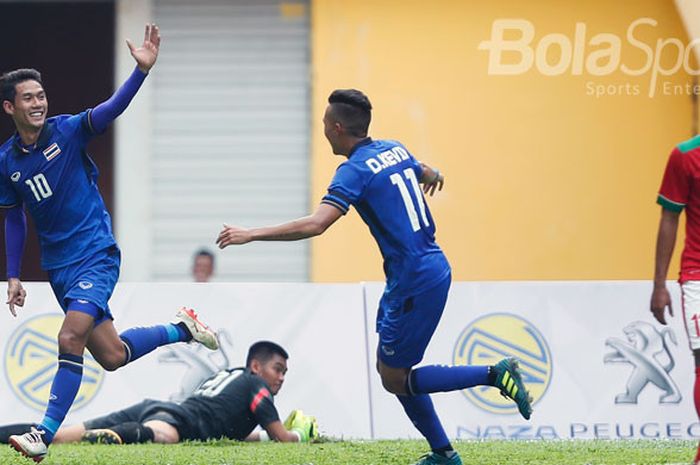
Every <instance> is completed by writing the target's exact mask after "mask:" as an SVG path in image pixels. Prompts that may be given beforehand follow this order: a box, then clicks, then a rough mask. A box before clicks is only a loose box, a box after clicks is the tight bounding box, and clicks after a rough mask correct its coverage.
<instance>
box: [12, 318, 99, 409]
mask: <svg viewBox="0 0 700 465" xmlns="http://www.w3.org/2000/svg"><path fill="white" fill-rule="evenodd" d="M62 322H63V316H61V315H55V314H52V315H39V316H36V317H34V318H32V319H30V320H28V321H26V322H25V323H24V324H22V325H21V326H19V327H18V328H17V329H16V330H15V331H14V333H13V334H12V337H11V338H10V340H9V341H8V342H7V345H6V347H5V357H4V360H5V363H4V365H5V366H4V369H5V378H6V379H7V381H8V384H9V385H10V387H11V388H12V392H13V393H14V394H15V395H16V396H17V398H18V399H19V400H20V401H21V402H22V403H23V404H25V405H26V406H28V407H30V408H32V409H34V410H37V411H38V412H43V411H44V409H45V408H46V403H47V401H48V399H49V398H50V397H51V396H54V394H51V382H52V381H53V377H54V375H55V374H56V368H57V365H58V344H57V342H56V335H57V334H58V330H59V329H60V328H61V324H62ZM103 379H104V371H103V370H102V367H100V365H98V363H97V362H96V361H95V359H94V358H92V356H91V355H90V354H89V353H87V352H86V353H85V359H84V364H83V382H82V384H81V386H80V390H79V391H78V395H77V396H76V397H75V402H74V403H73V407H72V410H71V411H73V410H75V409H78V408H80V407H82V406H84V405H86V404H88V403H89V402H90V401H91V400H92V399H93V398H95V396H96V395H97V393H98V391H99V390H100V387H101V386H102V380H103Z"/></svg>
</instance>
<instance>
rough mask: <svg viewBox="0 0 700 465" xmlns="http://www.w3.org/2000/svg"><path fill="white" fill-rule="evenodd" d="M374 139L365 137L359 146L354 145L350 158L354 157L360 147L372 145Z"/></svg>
mask: <svg viewBox="0 0 700 465" xmlns="http://www.w3.org/2000/svg"><path fill="white" fill-rule="evenodd" d="M372 142H373V141H372V138H371V137H365V138H364V139H362V140H361V141H359V142H358V143H357V144H355V145H353V146H352V148H351V149H350V153H349V154H348V158H350V157H352V155H353V154H354V153H355V150H357V149H359V148H360V147H362V146H364V145H369V144H371V143H372Z"/></svg>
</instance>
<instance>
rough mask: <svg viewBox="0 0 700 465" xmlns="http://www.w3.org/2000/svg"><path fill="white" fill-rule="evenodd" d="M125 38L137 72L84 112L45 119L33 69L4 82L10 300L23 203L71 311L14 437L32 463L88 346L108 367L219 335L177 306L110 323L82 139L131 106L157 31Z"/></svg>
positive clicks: (149, 28)
mask: <svg viewBox="0 0 700 465" xmlns="http://www.w3.org/2000/svg"><path fill="white" fill-rule="evenodd" d="M127 44H128V46H129V49H130V51H131V55H132V56H133V57H134V59H135V60H136V65H137V66H136V69H134V71H133V73H132V74H131V76H130V77H129V78H128V80H127V81H126V82H125V83H124V85H123V86H122V87H121V88H120V89H119V90H117V92H116V93H115V94H114V95H113V96H112V97H111V98H110V99H109V100H107V101H105V102H103V103H101V104H99V105H97V106H96V107H95V108H94V109H91V110H87V111H85V112H83V113H80V114H78V115H60V116H55V117H52V118H47V112H48V101H47V98H46V92H45V91H44V89H43V87H42V83H41V75H40V74H39V73H38V72H37V71H36V70H33V69H19V70H15V71H11V72H8V73H5V74H4V75H3V76H2V78H1V91H2V107H3V110H4V111H5V113H7V114H8V115H10V116H11V117H12V119H13V120H14V123H15V126H16V128H17V132H16V133H15V135H14V136H12V137H11V138H10V139H9V140H8V141H7V142H5V143H4V144H3V145H2V146H0V206H3V207H5V208H6V209H7V212H6V215H5V230H6V255H7V277H8V290H7V297H8V298H7V304H8V305H9V308H10V312H11V313H12V315H13V316H16V315H17V311H16V307H22V306H23V305H24V301H25V298H26V292H25V290H24V289H23V287H22V283H21V281H20V279H19V276H20V264H21V258H22V253H23V249H24V241H25V237H26V217H25V213H24V209H25V208H26V209H27V210H29V213H30V214H31V215H32V218H33V219H34V223H35V225H36V230H37V233H38V235H39V244H40V247H41V265H42V268H43V269H45V270H47V272H48V275H49V280H50V283H51V287H52V289H53V292H54V294H55V295H56V299H57V300H58V303H59V304H60V306H61V308H62V309H63V311H64V312H65V315H66V316H65V319H64V321H63V325H62V326H61V329H60V331H59V333H58V351H59V355H58V371H57V372H56V376H55V378H54V380H53V384H52V387H51V395H50V397H49V402H48V406H47V409H46V413H45V415H44V418H43V420H42V421H41V423H39V424H38V425H37V426H36V428H31V430H30V431H29V432H27V433H25V434H22V435H17V436H12V437H11V438H10V443H11V444H12V446H13V447H14V448H15V449H17V450H18V451H19V452H20V453H22V454H23V455H24V456H26V457H30V458H32V459H34V461H36V462H40V461H41V460H42V459H43V458H44V457H45V456H46V453H47V448H48V445H49V444H50V443H51V440H52V439H53V436H54V434H55V433H56V431H57V430H58V427H59V426H60V425H61V423H62V422H63V420H64V418H65V416H66V414H67V413H68V410H69V409H70V407H71V405H72V404H73V400H74V399H75V396H76V394H77V392H78V389H79V388H80V383H81V380H82V373H83V353H84V351H85V348H86V347H87V348H88V349H89V350H90V352H91V353H92V355H93V356H94V357H95V359H96V360H97V361H98V362H99V363H100V365H102V366H103V367H104V368H105V369H106V370H109V371H112V370H116V369H117V368H119V367H121V366H124V365H126V364H127V363H129V362H132V361H134V360H136V359H138V358H139V357H141V356H143V355H145V354H147V353H149V352H151V351H152V350H154V349H156V348H157V347H160V346H162V345H165V344H171V343H174V342H181V341H182V342H184V341H190V340H195V341H198V342H200V343H202V344H204V345H205V346H207V347H209V348H210V349H216V348H217V347H218V341H217V339H216V335H215V334H214V333H213V332H212V331H211V330H209V329H208V328H207V327H206V325H204V324H202V323H201V322H200V321H199V320H198V319H197V316H196V315H195V313H194V312H193V311H192V310H189V309H184V308H183V309H181V310H180V311H179V312H178V313H177V315H176V317H175V320H174V321H173V322H172V323H169V324H165V325H159V326H154V327H148V328H133V329H129V330H127V331H125V332H124V333H122V334H121V335H120V334H117V331H116V330H115V328H114V324H113V322H112V315H111V313H110V310H109V306H108V303H107V302H108V300H109V298H110V296H111V295H112V291H113V289H114V286H115V284H116V282H117V278H118V276H119V263H120V252H119V248H118V247H117V244H116V241H115V239H114V236H113V235H112V226H111V219H110V216H109V213H108V212H107V210H106V209H105V205H104V202H103V200H102V196H101V195H100V192H99V190H98V188H97V174H98V172H97V167H96V166H95V164H94V163H93V162H92V160H91V159H90V157H89V156H88V154H87V152H86V145H87V143H88V142H89V141H90V139H91V138H92V137H93V136H95V135H97V134H100V133H102V132H103V131H104V130H105V129H107V127H108V126H109V124H110V123H111V122H112V121H114V119H115V118H116V117H117V116H119V115H120V114H121V113H122V112H123V111H124V110H125V109H126V107H127V106H128V104H129V102H131V100H132V99H133V97H134V96H135V95H136V92H137V91H138V89H139V88H140V86H141V84H142V83H143V81H144V80H145V79H146V76H147V75H148V72H149V71H150V69H151V68H152V67H153V65H154V64H155V62H156V58H157V57H158V49H159V46H160V33H159V31H158V27H157V26H156V25H155V24H148V25H146V33H145V38H144V41H143V45H142V46H141V47H138V48H137V47H136V46H134V45H133V44H132V43H131V42H129V41H127Z"/></svg>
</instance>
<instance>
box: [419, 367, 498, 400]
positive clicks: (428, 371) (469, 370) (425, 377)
mask: <svg viewBox="0 0 700 465" xmlns="http://www.w3.org/2000/svg"><path fill="white" fill-rule="evenodd" d="M488 381H489V367H487V366H446V365H428V366H424V367H420V368H416V369H414V370H411V373H410V374H409V376H408V377H407V378H406V390H407V391H408V393H409V394H413V395H416V394H430V393H432V392H449V391H456V390H458V389H466V388H470V387H474V386H482V385H489V382H488Z"/></svg>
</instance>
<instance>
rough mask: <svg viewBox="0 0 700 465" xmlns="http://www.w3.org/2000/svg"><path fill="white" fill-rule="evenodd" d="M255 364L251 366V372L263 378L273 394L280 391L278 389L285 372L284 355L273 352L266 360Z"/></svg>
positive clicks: (282, 381) (285, 361) (280, 387)
mask: <svg viewBox="0 0 700 465" xmlns="http://www.w3.org/2000/svg"><path fill="white" fill-rule="evenodd" d="M255 365H258V366H257V367H256V366H253V367H252V368H253V373H255V374H257V375H258V376H260V377H261V378H262V379H264V380H265V382H266V383H267V385H268V386H270V390H271V391H272V395H273V396H275V395H277V393H278V392H280V389H282V384H283V383H284V375H286V374H287V360H285V359H284V357H282V356H280V355H277V354H275V355H273V356H272V358H270V360H268V361H267V362H265V363H259V364H255ZM256 371H257V372H256Z"/></svg>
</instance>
